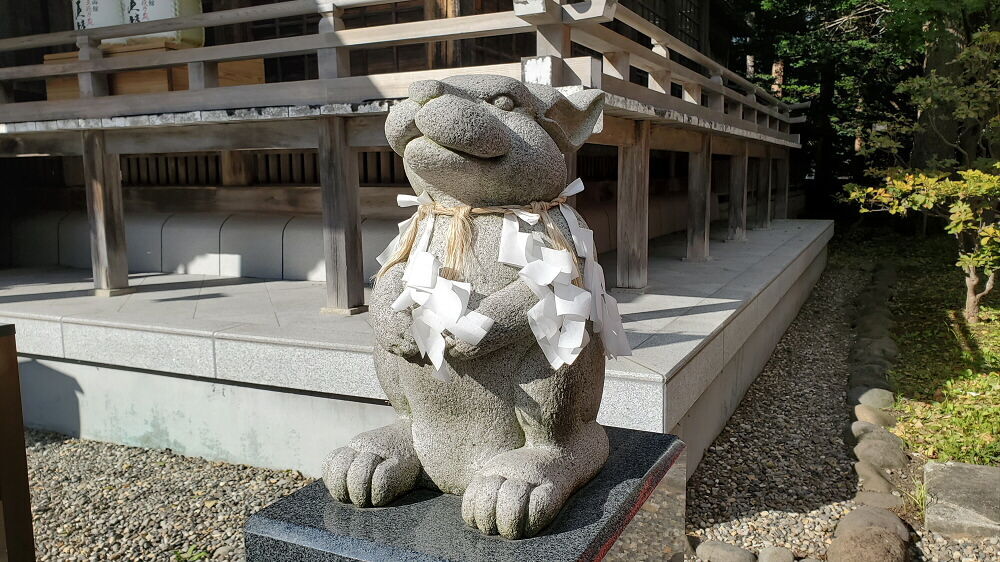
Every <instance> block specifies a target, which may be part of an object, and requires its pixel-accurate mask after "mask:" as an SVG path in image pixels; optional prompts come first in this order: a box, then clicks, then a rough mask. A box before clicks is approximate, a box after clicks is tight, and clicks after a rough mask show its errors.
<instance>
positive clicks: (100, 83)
mask: <svg viewBox="0 0 1000 562" xmlns="http://www.w3.org/2000/svg"><path fill="white" fill-rule="evenodd" d="M389 3H391V2H390V1H389V0H336V1H320V0H295V1H290V2H279V3H275V4H268V5H263V6H257V7H251V8H239V9H233V10H226V11H219V12H209V13H204V14H198V15H190V16H182V17H177V18H171V19H163V20H156V21H150V22H143V23H136V24H126V25H116V26H109V27H100V28H93V29H86V30H78V31H64V32H55V33H47V34H42V35H32V36H26V37H15V38H9V39H2V40H0V51H11V50H19V49H30V48H38V47H47V46H59V45H68V44H75V45H76V46H77V47H78V48H79V49H80V56H79V58H80V60H79V61H76V62H66V63H58V64H32V65H22V66H13V67H5V68H0V123H5V122H6V123H13V122H23V121H41V120H58V119H88V118H102V117H113V116H124V115H139V114H159V113H172V112H183V111H193V110H210V109H231V108H248V107H264V106H290V105H323V104H332V103H359V102H364V101H370V100H384V99H395V98H402V97H405V96H406V92H407V88H408V86H409V84H410V83H411V82H412V81H414V80H420V79H428V78H431V79H433V78H441V77H444V76H448V75H453V74H458V73H496V74H504V75H511V76H514V77H517V78H523V79H526V80H531V81H536V82H542V83H549V84H552V85H554V86H572V85H582V86H585V87H595V88H602V89H604V90H605V91H607V92H609V93H610V94H613V95H617V96H620V97H622V98H626V99H627V100H631V101H637V102H640V104H644V105H645V106H648V107H653V108H656V109H658V110H661V112H663V111H665V112H666V114H664V115H662V117H665V118H666V119H667V120H671V119H674V120H682V121H685V120H686V121H687V122H689V123H690V122H691V117H694V118H695V121H697V119H702V120H704V123H700V122H695V126H701V127H710V128H714V129H720V128H721V129H725V128H729V129H731V131H730V132H734V133H735V134H740V132H743V133H746V132H751V133H757V134H764V135H768V136H770V137H773V138H778V139H781V140H783V141H786V142H794V140H793V139H794V138H793V136H792V135H791V134H790V125H791V124H792V123H795V122H797V121H799V120H801V118H796V117H792V115H791V112H792V110H793V109H794V107H793V106H789V105H788V104H785V103H784V102H782V101H781V100H779V99H777V98H775V97H773V96H772V95H770V94H769V93H767V92H765V91H763V90H762V89H760V88H759V87H757V86H755V85H754V84H752V83H750V82H749V81H747V80H746V79H745V78H743V77H741V76H739V75H738V74H736V73H734V72H732V71H730V70H729V69H727V68H725V67H724V66H722V65H720V64H719V63H717V62H715V61H714V60H712V59H711V58H709V57H707V56H705V55H704V54H702V53H700V52H699V51H697V50H696V49H693V48H691V47H689V46H688V45H686V44H684V43H682V42H681V41H679V40H678V39H676V38H675V37H673V36H672V35H670V34H669V33H667V32H666V31H664V30H662V29H660V28H659V27H657V26H656V25H654V24H652V23H650V22H649V21H647V20H645V19H643V18H642V17H640V16H639V15H637V14H636V13H635V12H632V11H631V10H629V9H627V8H625V7H624V6H620V5H617V2H616V0H588V1H585V2H577V3H573V4H562V5H560V4H558V3H557V2H556V1H555V0H526V1H519V2H516V3H515V9H514V10H511V11H507V12H500V13H489V14H477V15H467V16H460V17H454V18H448V19H439V20H424V21H416V22H408V23H397V24H390V25H380V26H373V27H364V28H358V29H344V25H343V21H342V19H341V16H342V12H343V10H344V9H345V8H352V7H360V6H372V5H377V4H389ZM314 13H318V14H321V19H320V23H319V26H318V29H317V32H316V33H315V34H310V35H302V36H296V37H287V38H279V39H268V40H261V41H250V42H243V43H235V44H226V45H217V46H210V47H201V48H189V49H180V50H175V51H166V52H156V53H145V54H143V55H141V56H121V57H116V58H103V55H102V51H101V49H100V48H99V45H100V42H101V40H103V39H113V38H123V37H130V36H136V35H145V34H150V33H159V32H165V31H176V30H182V29H188V28H192V27H214V26H223V25H232V24H237V23H245V22H251V21H256V20H262V19H272V18H278V17H286V16H298V15H305V14H314ZM612 20H617V21H618V22H621V23H622V24H624V25H626V26H628V27H630V28H632V29H634V30H635V31H636V32H638V33H640V34H642V35H645V36H647V37H649V38H650V40H651V42H652V45H653V46H652V48H648V47H645V46H643V45H642V44H640V43H638V42H636V41H633V40H632V39H629V38H627V37H625V36H623V35H620V34H618V33H616V32H615V31H614V30H612V29H611V28H609V27H607V26H604V25H602V24H603V23H606V22H610V21H612ZM526 32H528V33H530V32H534V33H535V34H536V36H537V38H538V40H537V44H538V49H537V50H538V52H537V56H536V58H545V57H552V59H551V61H550V64H534V65H527V64H525V62H524V61H522V63H511V64H500V65H490V66H478V67H465V68H457V69H455V68H452V69H435V70H425V71H413V72H397V73H393V74H376V75H366V76H350V75H349V72H348V69H347V66H348V59H347V57H346V54H347V51H348V50H349V49H357V48H373V47H389V46H400V45H416V44H427V43H432V42H438V41H453V40H459V39H473V38H479V37H492V36H501V35H511V34H517V33H526ZM570 41H572V42H574V43H578V44H580V45H583V46H585V47H587V48H589V49H592V50H594V51H597V52H599V53H601V54H602V55H603V61H602V64H601V65H600V66H597V65H594V64H593V61H592V59H590V58H588V57H577V58H570V56H569V50H570ZM671 52H676V53H677V54H679V55H682V56H683V57H685V58H687V59H689V60H690V61H693V62H694V63H696V64H697V65H700V66H701V67H702V68H703V69H704V72H698V71H695V70H692V69H691V68H688V67H687V66H684V65H682V64H679V63H677V62H676V61H674V60H671V58H670V53H671ZM306 53H316V54H317V55H318V58H317V60H318V76H319V78H318V79H316V80H305V81H297V82H279V83H271V84H258V85H248V86H229V87H218V64H219V63H221V62H228V61H238V60H246V59H255V58H275V57H282V56H288V55H299V54H306ZM559 59H562V60H559ZM181 65H186V66H187V70H188V78H189V84H190V88H191V89H190V90H188V91H177V92H166V93H156V94H128V95H114V96H111V95H108V94H109V92H108V82H107V75H108V73H113V72H122V71H130V70H141V69H151V68H166V67H177V66H181ZM529 66H530V68H531V70H530V71H527V70H524V69H527V68H529ZM632 66H634V67H636V68H639V69H641V70H643V71H645V72H647V73H648V75H649V82H648V84H635V83H633V82H630V81H629V76H630V72H629V69H630V67H632ZM539 69H541V71H539ZM526 73H527V74H526ZM74 75H75V76H76V77H77V79H78V81H79V86H80V94H81V98H80V99H74V100H52V101H31V102H19V103H13V102H12V101H11V100H10V99H9V96H6V98H5V96H4V92H5V91H9V88H6V87H5V84H9V83H11V82H15V81H33V80H43V79H47V78H55V77H65V76H74ZM672 84H678V85H679V86H680V90H681V92H683V95H682V97H680V98H678V97H675V96H673V95H672V92H671V85H672ZM4 101H6V102H8V103H3V102H4ZM612 105H614V104H612ZM622 111H624V112H625V114H626V116H627V115H628V114H627V111H628V108H627V107H623V108H622ZM670 112H676V114H671V113H670ZM635 117H636V118H651V117H655V115H652V116H650V115H642V114H641V112H640V113H639V114H637V115H635Z"/></svg>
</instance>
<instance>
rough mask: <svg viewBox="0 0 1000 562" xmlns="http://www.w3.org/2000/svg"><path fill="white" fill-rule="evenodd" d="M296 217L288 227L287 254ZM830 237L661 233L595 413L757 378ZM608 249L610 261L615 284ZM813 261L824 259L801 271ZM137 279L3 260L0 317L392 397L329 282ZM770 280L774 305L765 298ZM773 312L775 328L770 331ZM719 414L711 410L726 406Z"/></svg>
mask: <svg viewBox="0 0 1000 562" xmlns="http://www.w3.org/2000/svg"><path fill="white" fill-rule="evenodd" d="M296 220H297V219H296ZM170 222H171V221H167V225H168V226H169V224H170ZM295 222H296V221H295V220H293V221H292V223H290V224H289V225H288V227H287V228H286V229H285V239H284V244H285V246H286V247H285V252H284V255H285V256H286V258H287V256H288V252H287V249H288V248H287V244H288V241H289V238H288V234H289V229H291V228H292V227H293V226H294V224H295ZM831 233H832V224H831V223H829V222H825V221H775V227H774V229H772V230H769V231H752V232H750V233H749V235H748V241H747V242H742V243H739V244H722V243H717V244H713V255H714V256H715V257H714V259H713V260H712V261H709V262H705V263H695V262H686V261H682V260H681V259H680V257H681V256H682V255H683V252H684V235H683V234H677V235H668V236H666V237H663V238H661V239H658V240H656V241H653V243H652V248H655V249H656V251H655V252H651V253H652V254H654V256H653V257H652V258H651V260H650V272H651V283H650V285H649V287H647V290H646V291H645V292H644V293H627V292H626V293H623V292H614V293H613V294H615V296H616V298H619V300H620V302H621V307H620V308H621V311H622V315H623V322H624V326H625V329H626V333H627V334H628V336H629V340H630V342H632V344H633V345H634V347H635V352H634V355H633V356H632V357H623V358H618V359H615V360H611V361H609V362H608V366H607V377H606V382H605V389H604V402H603V405H602V409H601V413H600V416H599V421H601V422H602V423H605V424H608V425H614V426H619V427H630V428H634V429H644V430H648V431H670V430H671V429H672V424H674V423H676V422H677V421H678V420H679V419H680V418H681V417H682V416H683V414H684V411H685V410H686V409H689V408H693V407H694V406H693V404H695V403H696V402H697V401H698V400H699V396H701V395H702V394H703V393H705V392H707V391H706V390H705V389H706V388H708V386H707V385H710V384H713V381H715V382H716V384H721V383H718V381H717V378H718V377H723V376H726V375H725V374H724V373H723V367H724V366H726V365H727V364H729V363H730V362H731V361H735V360H736V359H735V358H737V357H742V360H741V361H740V362H738V367H739V368H737V369H734V370H733V372H734V373H738V375H739V377H738V378H739V381H735V380H734V381H724V382H726V384H728V385H736V386H739V387H741V388H742V385H743V382H746V381H751V380H752V376H753V375H755V373H756V372H759V369H757V370H756V371H754V369H755V368H757V367H759V365H757V364H758V363H761V360H762V359H766V355H767V354H768V353H769V350H770V347H768V346H772V347H773V343H774V342H775V341H776V339H775V338H776V337H778V336H780V331H782V330H783V329H784V324H782V325H778V324H781V322H783V321H784V320H788V319H790V318H791V317H792V316H794V312H795V310H797V308H798V306H797V304H796V303H798V304H801V302H800V299H801V298H804V295H806V294H808V289H809V287H810V286H811V283H812V281H814V280H815V279H814V277H815V275H818V273H819V271H821V270H822V266H823V263H825V262H824V259H825V258H824V257H823V254H822V251H823V248H824V247H825V244H826V241H827V240H828V239H829V236H830V235H831ZM191 234H192V233H190V232H189V233H187V235H188V238H190V235H191ZM164 243H165V244H166V242H164ZM208 243H209V245H210V244H211V243H216V244H217V243H218V238H217V237H216V239H215V242H212V241H210V240H209V241H208ZM783 245H788V246H790V247H789V248H787V249H786V248H784V247H783ZM779 250H780V251H779ZM164 251H166V248H164ZM613 258H614V254H610V255H605V256H602V258H601V261H602V263H603V264H604V266H605V268H606V269H605V272H606V276H607V278H608V281H609V286H613V281H614V275H615V272H614V270H615V267H614V261H613ZM164 259H166V257H164ZM308 261H310V260H306V262H308ZM306 262H304V265H303V267H305V266H307V265H308V263H306ZM810 264H811V265H810ZM286 265H287V261H286ZM807 266H808V267H812V268H813V269H815V268H817V267H818V269H816V271H814V272H811V273H809V272H805V270H804V268H805V267H807ZM810 271H812V270H810ZM797 272H798V273H797ZM805 277H809V279H804V278H805ZM130 282H131V283H132V284H133V285H134V286H136V287H137V289H138V290H137V292H136V293H134V294H131V295H127V296H122V297H114V298H98V297H93V296H90V288H91V284H90V275H89V272H87V271H82V270H72V269H60V268H51V267H50V268H30V269H10V270H0V317H3V318H10V319H13V322H14V323H15V324H20V325H18V337H19V343H21V350H22V351H23V352H24V353H29V354H34V355H39V356H45V357H52V358H63V357H65V358H70V359H78V360H82V361H88V362H94V363H107V364H108V365H110V366H118V367H120V368H130V369H139V370H154V371H159V372H174V373H178V374H183V375H189V376H196V377H205V378H208V379H212V380H216V381H222V380H226V381H236V382H238V383H240V384H243V383H246V384H251V385H263V386H265V387H268V388H274V389H287V390H288V391H293V392H294V391H306V392H320V393H329V394H331V395H337V396H343V397H356V398H357V399H359V400H381V399H382V398H384V397H383V396H382V394H381V390H380V389H379V388H378V385H377V383H376V382H375V378H374V370H373V368H372V366H371V359H370V350H371V346H372V337H373V336H372V330H371V326H370V325H369V315H368V314H367V313H365V314H360V315H356V316H337V315H327V314H321V313H320V308H321V307H322V306H323V303H324V302H325V299H326V295H325V286H324V284H323V283H321V282H314V281H305V280H270V281H264V280H260V279H247V278H231V277H220V276H218V275H211V274H180V273H171V274H133V275H131V276H130ZM772 285H773V286H774V287H775V288H772V289H768V288H769V287H771V286H772ZM778 287H783V288H784V291H785V293H784V294H783V293H782V292H781V290H779V289H778ZM765 290H769V293H770V294H769V298H768V299H767V300H768V301H770V305H771V308H768V307H767V306H764V305H763V304H761V298H760V297H761V294H762V293H763V292H764V291H765ZM793 292H794V294H791V293H793ZM771 295H773V297H772V296H771ZM774 298H777V299H778V300H777V301H775V300H774ZM783 299H784V300H787V299H791V300H790V301H789V303H788V305H787V306H786V307H785V308H788V310H787V311H786V312H785V313H782V314H783V315H782V316H781V317H780V318H779V317H776V316H773V315H772V309H773V308H774V307H775V306H777V305H778V303H779V302H783ZM782 306H784V305H782ZM789 315H791V316H789ZM786 316H787V318H786ZM769 319H770V320H769ZM772 320H773V321H772ZM8 321H10V320H8ZM765 321H767V322H771V323H772V324H774V325H773V326H772V325H771V324H768V326H765V327H762V326H763V325H764V323H766V322H765ZM761 329H765V330H766V331H767V334H762V335H759V336H757V337H756V339H753V342H754V343H753V346H754V347H755V348H757V347H759V348H760V349H753V350H750V351H751V352H750V353H749V355H748V354H747V349H746V348H747V347H748V346H750V345H751V341H750V340H749V339H748V338H749V337H750V335H751V334H752V333H754V334H756V333H757V332H759V331H760V330H761ZM772 340H774V341H772ZM758 356H759V357H758ZM761 365H762V363H761ZM751 371H753V372H751ZM734 376H735V375H734ZM740 381H742V382H740ZM741 392H742V391H733V392H731V393H727V394H726V396H727V397H729V398H727V400H733V399H736V402H738V397H739V395H741ZM730 394H732V395H733V396H731V397H730V396H729V395H730ZM727 404H728V402H727ZM732 405H735V403H734V404H732ZM727 407H728V406H727ZM705 408H708V409H711V408H710V405H708V406H705ZM708 409H706V412H707V411H708ZM723 410H724V408H721V409H720V408H716V409H715V410H713V412H715V413H714V414H713V415H715V416H726V415H727V414H726V412H725V411H723ZM668 412H669V413H668ZM706 415H707V414H706ZM706 435H707V434H706Z"/></svg>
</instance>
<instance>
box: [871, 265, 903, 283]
mask: <svg viewBox="0 0 1000 562" xmlns="http://www.w3.org/2000/svg"><path fill="white" fill-rule="evenodd" d="M896 277H897V276H896V268H895V267H893V266H886V267H881V268H878V269H876V270H875V273H874V275H872V285H874V286H876V287H892V286H893V285H895V284H896Z"/></svg>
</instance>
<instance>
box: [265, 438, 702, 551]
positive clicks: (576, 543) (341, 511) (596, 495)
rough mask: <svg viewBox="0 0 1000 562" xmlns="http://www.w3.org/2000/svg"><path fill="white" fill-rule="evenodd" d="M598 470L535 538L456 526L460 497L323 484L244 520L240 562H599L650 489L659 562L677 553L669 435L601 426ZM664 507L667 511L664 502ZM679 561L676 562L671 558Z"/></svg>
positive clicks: (680, 514)
mask: <svg viewBox="0 0 1000 562" xmlns="http://www.w3.org/2000/svg"><path fill="white" fill-rule="evenodd" d="M608 437H609V438H610V441H611V454H610V457H609V459H608V462H607V464H606V465H605V466H604V469H603V470H602V471H601V472H600V473H599V474H598V475H597V476H596V477H594V479H593V480H591V481H590V482H588V483H587V484H586V485H584V486H583V487H582V488H580V490H578V491H577V492H576V493H575V494H574V495H573V496H572V497H571V498H570V500H569V501H568V502H567V504H566V505H565V506H564V507H563V510H562V511H561V512H560V514H559V516H558V517H557V518H556V520H555V521H553V523H552V524H551V525H550V526H549V527H548V528H547V529H546V530H545V531H544V532H543V533H542V534H541V535H539V536H536V537H532V538H528V539H522V540H517V541H511V540H506V539H503V538H500V537H495V536H484V535H482V534H481V533H480V532H479V531H477V530H475V529H472V528H469V527H467V526H466V525H465V523H464V522H463V521H462V516H461V510H462V498H461V497H460V496H453V495H448V494H441V493H439V492H434V491H430V490H416V491H414V492H411V493H410V494H408V495H406V496H404V497H402V498H400V499H399V500H397V501H396V502H395V503H394V504H393V505H391V506H389V507H383V508H366V509H359V508H356V507H353V506H351V505H346V504H341V503H338V502H336V501H334V500H333V499H332V498H331V497H330V494H329V493H328V492H327V490H326V488H325V487H324V486H323V483H322V481H317V482H315V483H313V484H310V485H309V486H306V487H305V488H303V489H301V490H299V491H298V492H296V493H294V494H292V495H290V496H288V497H286V498H283V499H281V500H278V501H277V502H275V503H273V504H271V505H270V506H268V507H266V508H264V509H263V510H261V511H260V512H258V513H256V514H255V515H253V516H251V517H250V519H249V520H248V521H247V524H246V547H247V561H248V562H284V561H291V560H295V561H302V562H327V561H334V560H338V561H339V560H368V561H388V560H392V561H397V560H398V561H407V562H409V561H420V562H424V561H427V562H429V561H445V560H448V561H451V560H454V561H459V560H483V561H491V562H505V561H511V562H514V561H516V562H531V561H543V560H544V561H547V562H549V561H551V562H557V561H563V560H600V559H601V558H603V557H604V555H605V554H606V553H607V552H608V551H609V550H610V549H611V547H612V545H614V543H615V541H616V540H617V539H618V537H619V536H620V535H621V534H622V532H623V531H625V530H626V526H627V525H628V523H629V521H631V520H632V518H633V517H634V516H635V514H636V512H638V510H639V509H640V508H641V507H642V505H643V504H644V503H645V502H646V500H647V499H648V498H649V497H650V495H652V494H653V493H654V491H655V492H656V493H657V495H658V496H664V498H666V501H664V499H663V498H660V499H659V501H658V503H659V504H660V505H659V506H658V508H657V509H656V511H655V514H654V515H655V517H656V518H657V519H658V522H657V524H658V525H659V526H660V527H661V530H660V533H658V535H659V536H660V537H664V538H666V540H667V542H666V543H663V542H661V544H658V545H656V546H655V550H656V552H658V553H659V555H660V556H662V557H663V559H665V560H670V559H672V558H674V557H675V556H681V557H682V556H683V552H684V549H683V543H681V542H680V541H682V540H684V532H683V530H684V482H685V466H684V464H685V462H684V460H685V459H684V457H685V455H684V449H685V446H684V443H683V442H682V441H681V440H680V439H678V438H677V437H675V436H673V435H664V434H659V433H649V432H645V431H636V430H630V429H618V428H608ZM664 503H668V504H669V505H663V504H664ZM678 559H680V558H678Z"/></svg>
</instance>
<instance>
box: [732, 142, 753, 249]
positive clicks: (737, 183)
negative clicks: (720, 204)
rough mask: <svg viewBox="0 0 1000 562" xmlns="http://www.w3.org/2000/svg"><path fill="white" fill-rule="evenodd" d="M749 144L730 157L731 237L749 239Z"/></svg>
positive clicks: (741, 146)
mask: <svg viewBox="0 0 1000 562" xmlns="http://www.w3.org/2000/svg"><path fill="white" fill-rule="evenodd" d="M747 158H748V157H747V143H746V142H741V143H740V145H739V149H738V150H737V151H736V154H733V155H732V156H730V157H729V237H728V240H734V241H742V240H746V239H747Z"/></svg>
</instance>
